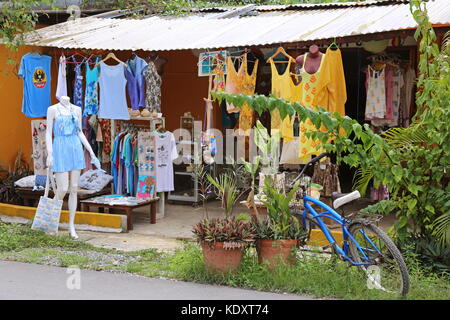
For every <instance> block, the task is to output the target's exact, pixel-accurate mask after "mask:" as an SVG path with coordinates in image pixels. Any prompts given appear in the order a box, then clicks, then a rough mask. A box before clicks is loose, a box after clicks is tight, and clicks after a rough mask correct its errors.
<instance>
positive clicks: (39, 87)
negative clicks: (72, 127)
mask: <svg viewBox="0 0 450 320" xmlns="http://www.w3.org/2000/svg"><path fill="white" fill-rule="evenodd" d="M51 61H52V58H51V57H50V56H46V55H39V54H37V53H27V54H26V55H24V56H23V57H22V60H21V61H20V68H19V76H20V77H22V78H23V82H24V85H23V100H22V112H23V113H24V114H25V115H26V116H27V117H30V118H38V117H45V116H47V109H48V107H49V106H50V104H51V98H50V91H51V90H50V82H51V73H50V68H51Z"/></svg>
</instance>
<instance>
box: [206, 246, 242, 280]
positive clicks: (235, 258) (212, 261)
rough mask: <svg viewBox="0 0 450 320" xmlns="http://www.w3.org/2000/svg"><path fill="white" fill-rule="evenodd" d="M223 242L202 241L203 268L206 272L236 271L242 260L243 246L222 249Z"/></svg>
mask: <svg viewBox="0 0 450 320" xmlns="http://www.w3.org/2000/svg"><path fill="white" fill-rule="evenodd" d="M223 245H224V243H223V242H215V243H214V244H209V243H207V242H203V243H202V250H203V258H204V260H205V268H206V271H208V272H216V273H226V272H229V271H231V272H236V271H237V269H238V268H239V266H240V264H241V260H242V254H243V253H244V248H233V249H224V248H223Z"/></svg>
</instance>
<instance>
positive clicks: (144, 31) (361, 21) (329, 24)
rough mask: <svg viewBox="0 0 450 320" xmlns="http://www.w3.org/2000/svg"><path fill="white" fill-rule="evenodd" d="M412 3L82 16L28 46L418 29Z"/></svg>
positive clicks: (165, 45) (207, 44)
mask: <svg viewBox="0 0 450 320" xmlns="http://www.w3.org/2000/svg"><path fill="white" fill-rule="evenodd" d="M448 3H449V0H436V1H433V2H429V3H428V4H427V8H428V12H429V15H430V18H431V21H432V23H433V24H450V6H449V5H448ZM415 27H416V23H415V21H414V19H413V18H412V16H411V13H410V11H409V5H408V4H398V3H397V4H390V5H383V6H381V5H371V6H369V5H364V6H363V5H361V6H344V7H342V8H338V9H336V8H335V9H326V8H317V9H313V10H287V11H279V12H268V13H267V14H260V15H259V16H254V17H242V18H228V19H209V18H208V17H189V18H188V19H186V18H178V19H163V18H160V17H151V18H147V19H143V20H133V19H99V18H93V17H88V18H81V19H78V20H76V21H70V22H65V23H62V24H58V25H54V26H50V27H47V28H43V29H39V30H37V31H36V32H34V33H33V34H30V35H29V36H28V37H27V43H28V44H30V45H37V46H50V47H58V48H80V49H81V48H84V49H101V50H148V51H164V50H183V49H215V48H227V47H239V46H241V47H242V46H259V45H271V44H279V43H293V42H301V41H311V40H319V39H330V38H335V37H336V38H339V37H345V36H354V35H365V34H372V33H379V32H387V31H393V30H404V29H410V28H415Z"/></svg>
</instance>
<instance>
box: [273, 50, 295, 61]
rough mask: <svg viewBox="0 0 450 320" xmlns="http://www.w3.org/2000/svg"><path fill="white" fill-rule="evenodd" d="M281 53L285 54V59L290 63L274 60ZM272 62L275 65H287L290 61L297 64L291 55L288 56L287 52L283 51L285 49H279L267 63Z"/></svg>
mask: <svg viewBox="0 0 450 320" xmlns="http://www.w3.org/2000/svg"><path fill="white" fill-rule="evenodd" d="M280 53H281V54H283V55H284V56H285V57H287V58H288V61H274V60H273V58H275V57H276V56H277V55H279V54H280ZM271 61H273V62H274V63H286V62H289V61H292V62H294V63H295V59H294V58H292V57H291V56H290V55H288V54H287V52H286V51H285V50H284V49H283V47H278V49H277V51H275V53H274V54H273V55H272V56H270V58H269V59H267V61H266V62H267V63H269V62H271Z"/></svg>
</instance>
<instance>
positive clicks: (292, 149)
mask: <svg viewBox="0 0 450 320" xmlns="http://www.w3.org/2000/svg"><path fill="white" fill-rule="evenodd" d="M299 146H300V138H299V137H294V139H292V140H291V141H288V142H283V149H282V150H281V159H280V164H305V162H304V161H301V160H300V157H299Z"/></svg>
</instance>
